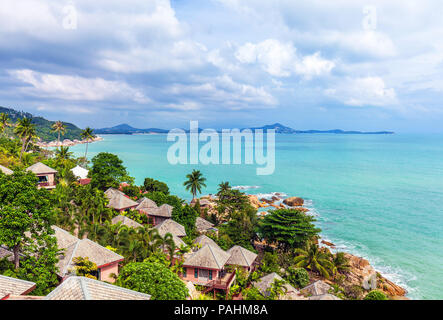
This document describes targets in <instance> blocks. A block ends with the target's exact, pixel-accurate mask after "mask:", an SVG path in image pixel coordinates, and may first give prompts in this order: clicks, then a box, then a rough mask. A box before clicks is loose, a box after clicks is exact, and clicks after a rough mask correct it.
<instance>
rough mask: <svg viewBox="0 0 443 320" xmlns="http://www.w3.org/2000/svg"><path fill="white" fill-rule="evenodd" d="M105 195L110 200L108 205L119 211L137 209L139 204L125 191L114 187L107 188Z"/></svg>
mask: <svg viewBox="0 0 443 320" xmlns="http://www.w3.org/2000/svg"><path fill="white" fill-rule="evenodd" d="M105 196H106V197H107V198H108V200H109V203H108V205H107V207H108V208H113V209H115V210H117V211H119V212H123V211H126V210H131V209H135V208H136V207H137V206H138V203H137V202H135V201H134V200H131V199H130V198H129V197H128V196H127V195H125V194H124V193H123V192H121V191H120V190H117V189H114V188H109V189H108V190H106V191H105Z"/></svg>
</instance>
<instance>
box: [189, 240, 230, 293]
mask: <svg viewBox="0 0 443 320" xmlns="http://www.w3.org/2000/svg"><path fill="white" fill-rule="evenodd" d="M228 259H229V254H228V253H226V252H225V251H223V250H222V249H220V247H218V246H213V245H210V244H206V245H205V246H204V247H202V248H201V249H200V250H198V251H196V252H194V253H192V254H190V255H189V256H188V257H187V258H186V259H185V261H184V262H183V274H182V275H181V277H182V279H183V280H185V281H191V282H192V283H194V284H197V285H202V286H206V287H207V289H206V292H207V291H211V290H214V293H215V290H216V289H219V290H225V291H228V290H229V288H230V286H231V285H232V283H233V281H234V280H235V272H234V273H228V272H226V270H225V265H226V262H227V261H228Z"/></svg>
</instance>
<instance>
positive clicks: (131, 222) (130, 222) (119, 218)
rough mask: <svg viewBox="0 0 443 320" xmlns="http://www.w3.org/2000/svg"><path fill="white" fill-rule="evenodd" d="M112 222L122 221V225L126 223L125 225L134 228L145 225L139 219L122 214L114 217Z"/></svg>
mask: <svg viewBox="0 0 443 320" xmlns="http://www.w3.org/2000/svg"><path fill="white" fill-rule="evenodd" d="M111 222H112V224H117V223H119V222H121V223H122V225H125V226H127V227H130V228H134V229H137V228H140V227H143V225H141V224H140V223H138V222H137V221H134V220H132V219H131V218H128V217H125V216H122V215H119V216H116V217H114V218H112V220H111Z"/></svg>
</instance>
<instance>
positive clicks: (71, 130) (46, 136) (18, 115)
mask: <svg viewBox="0 0 443 320" xmlns="http://www.w3.org/2000/svg"><path fill="white" fill-rule="evenodd" d="M0 113H5V114H7V115H8V116H9V117H10V122H17V121H18V120H19V119H22V118H29V119H32V123H33V124H34V125H35V128H36V130H35V133H36V135H37V136H38V137H39V138H41V139H42V141H47V142H49V141H54V140H57V138H58V132H55V131H53V125H54V124H55V123H56V122H55V121H49V120H46V119H45V118H42V117H34V116H33V115H32V114H30V113H27V112H20V111H16V110H14V109H8V108H3V107H0ZM63 125H64V127H65V133H64V135H63V137H64V138H65V139H70V140H74V139H80V134H81V129H79V128H78V127H76V126H75V125H73V124H72V123H67V122H63ZM10 133H12V132H10Z"/></svg>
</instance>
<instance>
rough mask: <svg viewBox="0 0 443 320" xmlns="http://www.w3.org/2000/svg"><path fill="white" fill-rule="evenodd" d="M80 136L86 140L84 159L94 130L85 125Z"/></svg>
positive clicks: (93, 136)
mask: <svg viewBox="0 0 443 320" xmlns="http://www.w3.org/2000/svg"><path fill="white" fill-rule="evenodd" d="M80 136H81V138H82V139H83V140H85V141H86V150H85V159H86V156H87V155H88V146H89V143H90V142H91V140H92V139H94V138H95V135H94V130H92V129H91V128H89V127H87V128H86V129H85V130H83V131H82V133H81V135H80Z"/></svg>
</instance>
